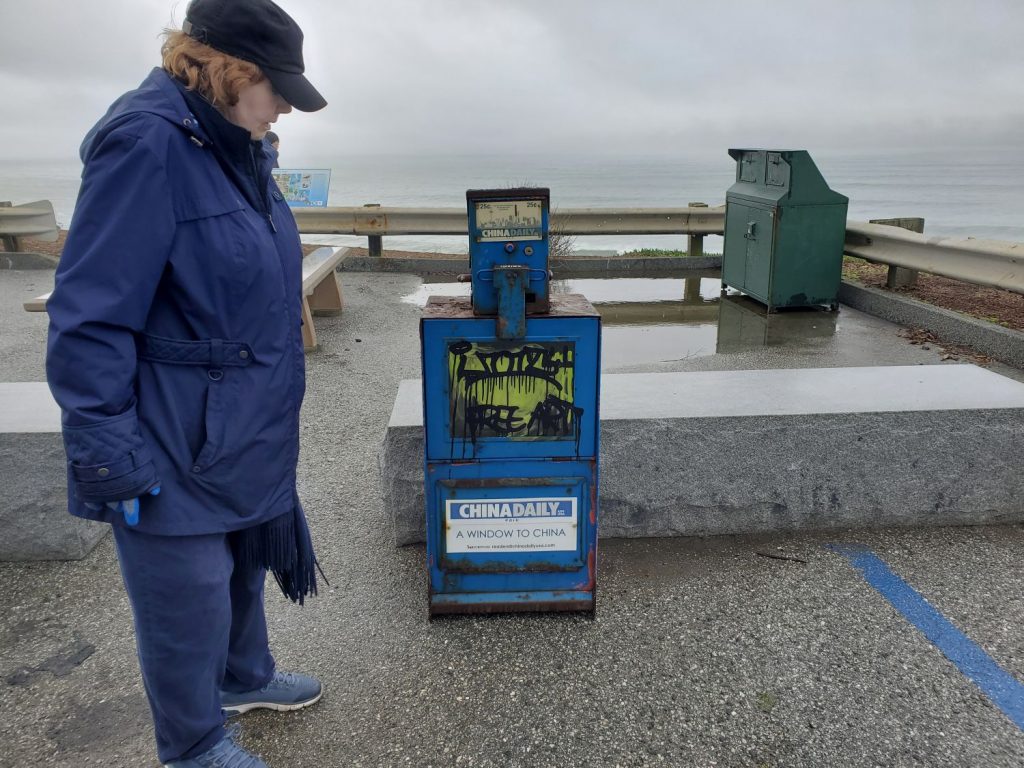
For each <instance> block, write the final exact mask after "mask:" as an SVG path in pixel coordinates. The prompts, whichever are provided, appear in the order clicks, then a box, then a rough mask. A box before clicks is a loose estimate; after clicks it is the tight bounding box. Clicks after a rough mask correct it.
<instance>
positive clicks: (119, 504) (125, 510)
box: [85, 485, 160, 525]
mask: <svg viewBox="0 0 1024 768" xmlns="http://www.w3.org/2000/svg"><path fill="white" fill-rule="evenodd" d="M149 495H150V496H158V495H160V486H159V485H157V486H154V487H153V488H150V489H149ZM85 506H87V507H88V508H89V509H91V510H93V511H94V512H95V511H96V510H98V509H102V507H100V505H99V504H90V503H89V502H88V501H87V502H85ZM107 509H111V510H113V511H114V512H121V514H123V515H124V521H125V522H126V523H127V524H128V525H138V524H139V497H138V496H135V497H132V498H130V499H120V500H118V501H108V502H107Z"/></svg>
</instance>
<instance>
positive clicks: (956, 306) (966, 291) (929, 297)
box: [843, 256, 1024, 331]
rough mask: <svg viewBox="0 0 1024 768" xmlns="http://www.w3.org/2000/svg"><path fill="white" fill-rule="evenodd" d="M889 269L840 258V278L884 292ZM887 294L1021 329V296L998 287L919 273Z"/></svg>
mask: <svg viewBox="0 0 1024 768" xmlns="http://www.w3.org/2000/svg"><path fill="white" fill-rule="evenodd" d="M888 272H889V268H888V267H887V266H885V265H883V264H871V263H869V262H866V261H864V260H863V259H855V258H852V257H849V256H847V257H846V258H844V259H843V277H844V278H846V279H848V280H856V281H857V282H858V283H862V284H863V285H868V286H871V287H872V288H880V289H881V290H883V291H885V290H888V289H887V288H886V287H885V278H886V275H887V274H888ZM891 293H899V294H903V295H905V296H911V297H913V298H915V299H919V300H921V301H926V302H928V303H929V304H934V305H935V306H937V307H943V308H944V309H951V310H953V311H954V312H960V313H962V314H965V315H970V316H971V317H974V318H977V319H978V320H986V321H988V322H990V323H996V324H997V325H1001V326H1003V327H1004V328H1011V329H1013V330H1015V331H1024V295H1021V294H1019V293H1014V292H1013V291H1004V290H1000V289H999V288H986V287H984V286H980V285H973V284H971V283H963V282H961V281H959V280H951V279H950V278H948V277H939V276H938V275H926V274H923V273H922V274H919V275H918V276H917V283H916V284H915V285H912V286H908V287H905V288H897V289H896V290H895V291H891Z"/></svg>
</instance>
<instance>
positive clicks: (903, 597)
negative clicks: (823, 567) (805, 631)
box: [828, 544, 1024, 730]
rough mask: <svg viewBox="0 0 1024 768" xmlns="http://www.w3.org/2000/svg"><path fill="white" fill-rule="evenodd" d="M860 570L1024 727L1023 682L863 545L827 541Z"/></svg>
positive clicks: (1011, 717)
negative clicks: (1001, 665)
mask: <svg viewBox="0 0 1024 768" xmlns="http://www.w3.org/2000/svg"><path fill="white" fill-rule="evenodd" d="M828 548H829V549H831V550H832V551H833V552H836V553H838V554H840V555H842V556H843V557H845V558H846V559H847V560H849V561H850V563H851V564H852V565H853V566H854V567H855V568H857V569H858V570H859V571H861V572H862V573H863V574H864V578H865V579H866V580H867V582H868V584H870V585H871V586H872V587H874V588H875V589H877V590H878V591H879V592H880V593H881V595H882V596H883V597H884V598H885V599H886V600H888V601H889V602H890V603H891V604H892V605H893V607H894V608H895V609H896V610H897V611H899V612H900V613H902V614H903V616H904V617H905V618H906V619H907V621H909V622H910V623H911V624H913V625H914V626H915V627H917V628H918V629H919V630H921V632H922V633H923V634H924V636H925V637H927V638H928V640H929V641H930V642H931V643H932V644H933V645H935V647H937V648H938V649H939V650H940V651H942V653H943V654H945V656H946V658H947V659H949V660H950V661H951V662H953V663H954V664H955V665H956V666H957V668H958V669H959V670H960V671H961V672H962V673H963V674H964V675H965V676H966V677H968V678H969V679H970V680H971V681H972V682H973V683H974V684H975V685H976V686H978V688H980V689H981V692H982V693H984V694H985V695H986V696H987V697H988V698H989V700H991V702H992V703H993V704H995V705H996V706H997V707H999V709H1001V710H1002V711H1003V714H1005V715H1006V716H1007V717H1008V718H1010V720H1012V721H1013V723H1014V724H1015V725H1016V726H1017V727H1018V728H1020V729H1021V730H1024V685H1022V684H1021V683H1020V682H1019V681H1018V680H1017V679H1016V678H1015V677H1013V675H1011V674H1010V673H1009V672H1007V671H1006V670H1005V669H1003V668H1002V667H1000V666H999V665H998V664H997V663H996V662H995V660H994V659H993V658H992V657H991V656H989V655H988V654H987V653H985V651H984V650H982V648H981V646H979V645H978V644H977V643H975V642H974V641H973V640H971V639H970V638H969V637H967V635H965V634H964V633H963V632H961V631H960V630H959V629H957V628H956V627H955V626H953V624H952V623H951V622H950V621H949V619H947V618H946V617H945V616H943V615H942V614H941V613H939V612H938V611H937V610H935V608H933V607H932V605H931V604H930V603H929V602H928V601H927V600H925V599H924V598H923V597H922V596H921V595H920V594H919V593H918V592H917V591H916V590H915V589H914V588H913V587H911V586H910V585H909V584H907V583H906V582H905V581H904V580H903V579H901V578H900V577H899V576H897V575H896V574H895V573H893V572H892V570H890V568H889V566H887V565H886V564H885V562H884V561H883V560H882V559H881V558H879V557H878V556H877V555H876V554H875V553H874V552H872V551H871V550H870V549H867V548H866V547H860V546H854V545H844V544H830V545H829V547H828Z"/></svg>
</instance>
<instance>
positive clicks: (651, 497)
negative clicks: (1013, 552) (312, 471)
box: [380, 365, 1024, 545]
mask: <svg viewBox="0 0 1024 768" xmlns="http://www.w3.org/2000/svg"><path fill="white" fill-rule="evenodd" d="M420 387H421V384H420V382H419V381H415V380H406V381H403V382H401V385H400V386H399V390H398V395H397V398H396V400H395V406H394V410H393V411H392V415H391V421H390V423H389V425H388V428H387V434H386V436H385V439H384V444H383V446H382V448H381V454H380V468H381V476H382V486H383V489H384V504H385V510H386V513H387V514H388V515H390V517H391V519H392V522H393V525H394V536H395V543H396V545H403V544H411V543H415V542H420V541H423V538H424V501H423V426H422V425H423V422H422V394H421V389H420ZM600 460H601V464H600V474H601V481H600V484H601V485H600V535H602V536H618V537H643V536H707V535H715V534H728V533H757V532H777V531H786V530H797V529H836V528H850V527H883V526H903V525H943V524H973V523H994V522H1009V521H1021V520H1024V471H1022V469H1024V384H1021V383H1019V382H1016V381H1013V380H1012V379H1008V378H1006V377H1004V376H1000V375H998V374H995V373H993V372H991V371H987V370H985V369H982V368H978V367H975V366H972V365H934V366H897V367H871V368H819V369H797V370H765V371H714V372H695V373H647V374H612V375H605V376H603V377H602V382H601V453H600Z"/></svg>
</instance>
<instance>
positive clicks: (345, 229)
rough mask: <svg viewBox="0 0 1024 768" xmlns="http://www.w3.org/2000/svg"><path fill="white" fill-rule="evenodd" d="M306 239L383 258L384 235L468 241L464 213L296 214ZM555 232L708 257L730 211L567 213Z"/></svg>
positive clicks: (381, 209)
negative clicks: (710, 238) (333, 238)
mask: <svg viewBox="0 0 1024 768" xmlns="http://www.w3.org/2000/svg"><path fill="white" fill-rule="evenodd" d="M293 213H294V214H295V220H296V222H298V225H299V231H300V232H302V233H303V234H305V235H363V236H366V237H368V238H369V239H370V255H371V256H380V255H381V252H382V247H381V239H380V238H381V237H383V236H384V235H468V233H469V223H468V221H467V218H466V209H465V208H391V207H385V206H377V205H364V206H362V207H353V208H297V209H295V210H294V211H293ZM551 229H552V230H553V231H555V232H558V233H559V234H562V235H689V236H690V242H689V246H690V247H689V253H690V255H691V256H699V255H701V254H702V253H703V251H704V236H705V235H720V234H722V232H724V231H725V206H724V205H722V206H718V207H715V208H709V207H708V206H706V205H705V204H704V203H691V204H690V206H689V207H687V208H563V209H559V210H555V211H552V212H551Z"/></svg>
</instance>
